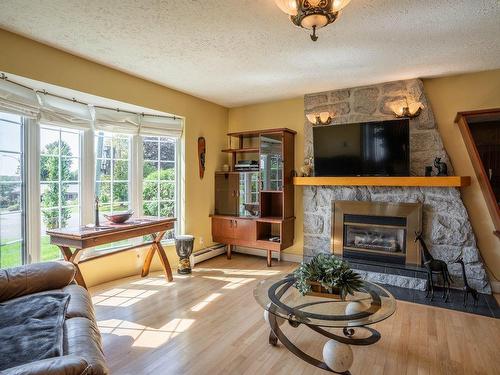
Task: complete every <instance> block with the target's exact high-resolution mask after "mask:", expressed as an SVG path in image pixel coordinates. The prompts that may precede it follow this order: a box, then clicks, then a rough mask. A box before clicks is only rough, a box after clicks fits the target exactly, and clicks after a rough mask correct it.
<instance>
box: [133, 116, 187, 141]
mask: <svg viewBox="0 0 500 375" xmlns="http://www.w3.org/2000/svg"><path fill="white" fill-rule="evenodd" d="M182 128H183V121H182V119H180V118H173V117H164V116H154V115H141V128H140V132H139V134H140V135H144V136H147V135H151V136H163V137H172V138H180V137H181V136H182Z"/></svg>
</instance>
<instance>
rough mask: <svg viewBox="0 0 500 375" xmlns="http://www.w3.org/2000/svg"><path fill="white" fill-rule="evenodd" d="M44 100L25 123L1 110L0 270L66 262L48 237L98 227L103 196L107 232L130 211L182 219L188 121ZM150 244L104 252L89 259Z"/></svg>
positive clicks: (27, 110)
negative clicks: (112, 218) (111, 218)
mask: <svg viewBox="0 0 500 375" xmlns="http://www.w3.org/2000/svg"><path fill="white" fill-rule="evenodd" d="M2 82H3V81H2V80H0V89H1V88H2V86H1V83H2ZM20 87H23V86H20ZM17 89H18V90H20V89H19V88H17ZM25 94H26V95H25V96H26V97H29V96H30V95H32V96H33V95H35V94H34V92H33V90H29V89H26V90H25ZM39 95H41V94H39ZM35 97H36V95H35ZM37 98H38V99H37V100H36V102H34V103H32V104H30V105H28V104H26V107H23V106H22V105H20V107H19V108H18V107H15V108H16V109H15V111H16V112H15V113H23V114H24V116H20V115H14V114H7V113H2V112H0V267H12V266H17V265H21V264H24V263H26V262H38V261H49V260H54V259H60V258H61V251H60V249H59V248H58V247H57V246H55V245H51V244H50V239H49V236H47V234H46V233H47V231H48V230H52V229H58V228H69V227H79V226H87V225H93V224H94V219H95V212H94V207H95V206H94V201H95V198H96V197H97V198H98V200H99V208H100V214H101V216H100V224H101V225H108V224H109V223H108V221H107V219H106V218H105V217H104V215H105V214H113V213H117V212H123V211H127V210H133V211H134V214H135V216H136V217H141V216H152V217H172V216H174V217H177V218H179V215H180V210H179V205H178V202H179V201H180V199H179V191H180V188H179V183H180V179H179V178H178V176H179V165H178V161H179V158H178V156H177V155H178V153H179V146H178V145H179V144H180V142H179V137H180V136H181V131H182V122H181V120H180V119H177V118H170V117H168V116H158V115H148V114H138V113H135V112H127V111H116V110H113V109H109V108H103V107H96V106H95V107H94V106H91V105H87V104H84V103H80V102H77V101H73V100H64V98H61V97H56V96H50V95H49V94H43V96H42V97H41V98H40V97H37ZM39 102H41V103H42V106H41V107H40V108H39V107H38V105H39ZM2 103H3V102H2ZM2 103H0V105H2V107H0V108H2V110H4V111H7V112H8V111H10V110H12V109H11V108H10V107H8V106H7V107H4V106H3V104H2ZM178 225H179V224H178V223H176V227H175V229H174V230H172V231H170V232H169V233H167V235H166V236H165V237H164V239H165V241H169V240H172V239H173V237H174V232H175V231H176V230H177V229H178ZM141 241H142V239H141V238H138V239H132V240H127V241H120V242H115V243H113V244H107V245H103V246H98V247H96V248H94V249H89V251H87V252H86V253H85V255H84V257H85V258H90V257H93V256H95V255H97V254H99V255H100V254H102V253H109V252H112V251H117V250H120V249H122V248H124V247H128V246H130V245H140V244H141Z"/></svg>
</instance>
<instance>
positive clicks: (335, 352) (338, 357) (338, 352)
mask: <svg viewBox="0 0 500 375" xmlns="http://www.w3.org/2000/svg"><path fill="white" fill-rule="evenodd" d="M323 361H324V362H325V363H326V365H327V366H328V367H329V368H330V369H332V370H333V371H335V372H345V371H347V370H349V368H350V367H351V366H352V363H353V361H354V356H353V354H352V349H351V347H350V346H349V345H347V344H342V343H340V342H338V341H335V340H328V341H327V342H326V344H325V346H323Z"/></svg>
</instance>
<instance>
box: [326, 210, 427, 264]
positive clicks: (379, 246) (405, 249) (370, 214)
mask: <svg viewBox="0 0 500 375" xmlns="http://www.w3.org/2000/svg"><path fill="white" fill-rule="evenodd" d="M332 210H333V215H332V218H333V220H332V244H333V249H332V250H333V253H334V254H335V255H339V256H342V257H344V258H346V259H352V260H356V261H363V260H366V261H370V262H378V263H384V264H387V263H392V264H411V265H420V264H421V259H420V252H419V251H418V247H417V246H416V245H415V244H414V240H415V232H420V230H421V228H422V205H421V204H420V203H386V202H361V201H334V202H333V203H332Z"/></svg>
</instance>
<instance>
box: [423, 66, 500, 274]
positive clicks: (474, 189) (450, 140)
mask: <svg viewBox="0 0 500 375" xmlns="http://www.w3.org/2000/svg"><path fill="white" fill-rule="evenodd" d="M424 88H425V92H426V94H427V98H428V99H429V102H430V103H431V106H432V109H433V111H434V115H435V117H436V121H437V124H438V128H439V132H440V134H441V137H442V139H443V143H444V146H445V148H446V151H447V152H448V154H449V156H450V159H451V162H452V164H453V168H454V169H455V173H456V174H458V175H464V176H473V177H472V185H471V186H470V187H467V188H464V189H462V196H463V200H464V203H465V206H466V207H467V211H468V212H469V216H470V218H471V222H472V226H473V228H474V232H475V234H476V237H477V244H478V247H479V249H480V251H481V254H482V256H483V258H484V260H485V262H486V266H487V268H488V271H489V274H490V277H491V276H492V275H493V276H494V279H496V280H497V281H498V280H500V239H498V238H497V237H496V236H495V235H494V234H493V230H494V226H493V221H492V220H491V217H490V216H489V214H488V209H487V207H486V202H485V200H484V197H483V195H482V193H481V189H480V187H479V184H478V182H477V179H476V177H475V173H474V169H473V167H472V163H471V161H470V158H469V155H468V153H467V150H466V149H465V144H464V141H463V139H462V136H461V134H460V131H459V129H458V126H457V125H456V124H455V123H454V119H455V116H456V114H457V112H461V111H471V110H476V109H487V108H500V70H491V71H487V72H480V73H472V74H463V75H457V76H451V77H444V78H434V79H427V80H424Z"/></svg>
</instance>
